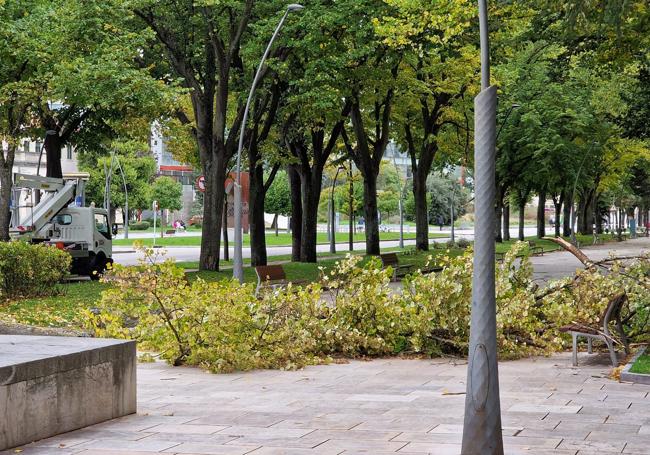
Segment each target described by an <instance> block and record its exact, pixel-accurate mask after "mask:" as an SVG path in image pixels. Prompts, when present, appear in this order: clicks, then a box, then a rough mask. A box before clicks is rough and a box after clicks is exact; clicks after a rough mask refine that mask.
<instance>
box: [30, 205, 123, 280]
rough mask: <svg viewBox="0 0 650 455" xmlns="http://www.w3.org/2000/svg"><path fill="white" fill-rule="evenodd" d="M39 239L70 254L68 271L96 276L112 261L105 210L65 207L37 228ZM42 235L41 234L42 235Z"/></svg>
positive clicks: (109, 231) (110, 241)
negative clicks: (70, 262) (70, 269)
mask: <svg viewBox="0 0 650 455" xmlns="http://www.w3.org/2000/svg"><path fill="white" fill-rule="evenodd" d="M40 232H41V235H40V236H39V237H41V238H38V237H34V239H33V241H39V240H40V241H43V242H45V243H48V244H51V245H53V246H56V247H57V248H60V249H63V250H65V251H67V252H68V253H70V255H71V256H72V272H73V273H76V274H79V275H89V276H90V277H91V278H95V277H98V276H99V275H101V274H102V273H103V272H104V270H106V267H107V265H108V264H109V263H110V262H112V259H111V258H112V256H113V246H112V229H111V228H110V225H109V222H108V212H107V211H106V210H104V209H100V208H95V207H66V208H64V209H62V210H61V211H60V212H59V213H58V214H57V215H56V216H54V217H53V218H52V221H51V223H48V224H47V225H46V226H45V227H44V228H43V229H41V231H40ZM43 234H44V235H43Z"/></svg>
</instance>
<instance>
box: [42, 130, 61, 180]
mask: <svg viewBox="0 0 650 455" xmlns="http://www.w3.org/2000/svg"><path fill="white" fill-rule="evenodd" d="M55 131H56V130H55ZM64 145H65V144H63V142H62V140H61V137H60V136H59V134H58V131H57V134H47V135H46V136H45V143H44V145H43V147H45V155H46V157H47V158H46V159H47V167H46V171H45V175H46V176H47V177H53V178H58V179H60V178H63V170H62V168H61V149H62V148H63V146H64Z"/></svg>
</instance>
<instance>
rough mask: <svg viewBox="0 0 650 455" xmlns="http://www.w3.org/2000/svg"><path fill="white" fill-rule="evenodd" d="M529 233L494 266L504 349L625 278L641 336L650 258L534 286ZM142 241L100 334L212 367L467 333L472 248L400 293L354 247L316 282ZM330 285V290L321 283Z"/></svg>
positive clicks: (407, 345)
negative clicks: (199, 261)
mask: <svg viewBox="0 0 650 455" xmlns="http://www.w3.org/2000/svg"><path fill="white" fill-rule="evenodd" d="M527 251H528V248H527V244H525V243H523V242H519V243H517V244H515V245H514V246H513V247H512V249H511V250H510V251H509V252H508V253H507V254H506V255H505V258H504V260H503V262H502V263H500V264H498V265H497V268H496V297H497V302H496V303H497V337H498V347H499V352H500V357H501V358H517V357H521V356H527V355H532V354H548V353H551V352H553V351H555V350H557V349H560V348H561V347H562V346H563V343H564V342H565V341H568V339H567V338H566V336H565V335H561V334H560V333H559V331H558V328H559V327H560V326H561V325H563V324H566V323H568V322H572V321H576V320H578V321H584V322H595V320H596V319H597V318H598V316H599V315H600V314H601V313H602V311H603V308H604V307H605V306H606V304H607V301H608V299H609V298H610V297H611V296H612V295H614V294H615V293H616V292H619V290H620V289H625V290H626V292H627V293H628V295H629V296H630V302H631V309H630V311H629V313H627V314H626V315H627V320H626V324H627V325H628V326H629V327H630V328H631V329H632V331H633V332H634V333H635V336H636V337H637V339H639V337H642V336H645V334H646V332H647V325H648V318H650V311H649V308H650V293H648V292H647V289H648V288H649V287H650V260H647V259H646V260H641V261H637V262H633V263H631V264H625V265H624V264H622V263H614V265H613V266H612V267H611V269H610V270H609V271H608V272H607V273H605V272H602V271H601V270H599V269H598V268H592V269H589V270H586V271H583V272H580V273H578V275H577V276H576V277H575V278H574V279H568V280H562V281H559V282H556V283H552V284H551V285H550V287H549V288H547V289H545V290H543V291H538V290H537V286H536V285H535V284H534V283H533V281H532V267H531V264H530V261H529V258H528V256H527V255H526V254H527ZM157 254H160V253H156V254H154V252H153V250H152V249H146V250H145V258H144V259H143V261H142V263H141V265H140V266H137V267H123V266H120V265H116V266H115V267H114V269H113V270H112V271H110V272H109V273H107V274H106V275H105V276H104V280H106V281H110V282H111V283H112V284H113V286H112V287H111V288H109V289H108V290H106V291H104V293H103V294H102V298H101V301H100V302H99V310H100V311H99V312H98V313H91V312H87V313H86V314H85V316H86V318H87V321H88V325H89V326H90V327H91V328H92V329H93V330H94V332H95V333H96V334H97V335H99V336H112V337H127V338H135V339H136V340H138V341H139V342H140V343H141V345H142V347H143V348H145V349H150V350H153V351H156V352H159V353H160V355H161V356H162V357H163V358H165V359H167V360H168V361H169V362H171V363H173V364H175V365H179V364H183V363H187V364H193V365H200V366H202V367H205V368H208V369H210V370H211V371H215V372H228V371H234V370H248V369H252V368H283V369H287V368H299V367H301V366H303V365H309V364H314V363H319V362H326V361H328V360H329V358H330V356H346V357H357V356H380V355H390V354H395V353H400V352H416V353H422V354H427V355H439V354H442V353H451V354H456V355H458V354H461V355H463V354H466V353H467V349H468V341H469V326H470V309H471V292H472V274H473V264H472V252H471V249H469V250H468V251H467V252H465V253H464V254H463V255H461V256H458V257H449V256H446V257H443V258H442V265H443V270H442V271H441V272H440V273H434V274H429V275H423V274H422V273H421V272H416V273H414V274H412V275H411V276H410V277H409V278H408V279H407V280H406V282H405V283H404V292H403V293H398V292H394V291H393V290H392V289H391V288H390V286H389V284H390V277H391V274H392V270H391V269H390V268H387V269H385V270H384V269H382V267H381V264H380V262H379V261H378V260H377V258H373V259H371V260H370V261H368V262H367V263H366V264H364V265H360V261H361V258H360V257H357V256H348V257H346V258H345V259H343V260H341V261H339V262H338V263H337V264H336V266H335V267H334V269H333V270H331V271H329V272H327V273H325V272H324V271H323V270H322V269H321V283H313V284H310V285H308V286H306V287H293V286H289V287H288V288H286V289H281V290H269V291H267V292H265V293H263V294H262V295H261V296H260V297H256V296H255V294H254V290H253V286H252V285H248V284H243V285H242V284H239V283H238V282H237V281H232V280H224V281H219V282H206V281H204V280H201V279H197V280H195V281H191V282H189V281H188V280H187V279H186V276H185V273H184V271H183V270H182V269H180V268H178V267H176V265H175V264H174V263H173V262H171V261H167V262H160V261H159V260H158V257H157V256H156V255H157ZM323 288H327V289H328V290H329V292H328V293H327V294H324V293H323V291H322V289H323Z"/></svg>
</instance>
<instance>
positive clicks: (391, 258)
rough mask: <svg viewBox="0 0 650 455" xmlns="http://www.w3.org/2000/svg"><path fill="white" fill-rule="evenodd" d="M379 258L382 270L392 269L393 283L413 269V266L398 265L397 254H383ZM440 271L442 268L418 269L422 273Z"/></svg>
mask: <svg viewBox="0 0 650 455" xmlns="http://www.w3.org/2000/svg"><path fill="white" fill-rule="evenodd" d="M379 257H380V258H381V264H382V265H383V266H384V268H387V267H392V268H393V278H392V279H393V281H397V278H403V277H405V276H406V275H408V274H409V273H411V271H413V269H414V268H415V266H413V265H411V264H402V265H400V263H399V257H398V256H397V253H384V254H380V255H379ZM441 270H442V267H427V268H425V269H420V271H421V272H422V273H434V272H439V271H441Z"/></svg>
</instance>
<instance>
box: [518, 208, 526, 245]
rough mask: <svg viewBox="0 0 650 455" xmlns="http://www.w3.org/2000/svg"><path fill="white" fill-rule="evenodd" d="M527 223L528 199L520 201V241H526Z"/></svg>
mask: <svg viewBox="0 0 650 455" xmlns="http://www.w3.org/2000/svg"><path fill="white" fill-rule="evenodd" d="M525 222H526V198H523V199H522V200H521V201H519V240H521V241H522V242H523V241H524V239H525V235H524V224H525Z"/></svg>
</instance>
